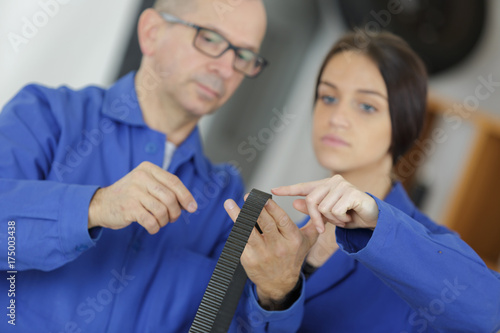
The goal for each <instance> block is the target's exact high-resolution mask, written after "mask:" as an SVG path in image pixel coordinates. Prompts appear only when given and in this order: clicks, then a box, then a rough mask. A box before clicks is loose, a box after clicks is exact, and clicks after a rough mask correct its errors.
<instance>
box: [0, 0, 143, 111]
mask: <svg viewBox="0 0 500 333" xmlns="http://www.w3.org/2000/svg"><path fill="white" fill-rule="evenodd" d="M138 5H140V3H139V2H138V1H133V0H122V1H118V0H106V1H99V0H86V1H83V0H23V1H1V2H0V73H1V74H0V105H1V106H3V105H4V104H5V103H6V102H7V101H8V100H9V99H10V98H11V97H12V96H13V95H14V94H15V93H16V92H17V91H18V90H19V89H20V88H21V87H23V86H24V85H26V84H28V83H30V82H39V83H43V84H45V85H49V86H59V85H61V84H67V85H69V86H72V87H82V86H85V85H88V84H99V85H109V84H110V83H111V81H112V80H113V78H114V76H115V73H116V71H117V70H118V66H119V65H120V63H121V60H122V55H123V52H124V49H125V47H126V43H127V42H128V35H129V32H130V29H134V28H135V23H133V20H134V18H135V11H136V10H137V8H138ZM26 22H29V23H26ZM30 27H31V28H30ZM34 29H36V30H34ZM14 35H17V36H19V39H16V40H22V42H21V43H20V44H18V43H16V42H12V41H11V39H12V38H14V37H13V36H14ZM16 38H17V37H16ZM0 109H1V108H0Z"/></svg>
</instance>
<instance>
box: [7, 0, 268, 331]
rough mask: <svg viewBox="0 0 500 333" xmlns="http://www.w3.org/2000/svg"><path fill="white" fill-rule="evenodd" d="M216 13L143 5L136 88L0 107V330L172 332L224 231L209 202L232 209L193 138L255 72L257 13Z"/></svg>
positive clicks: (235, 191)
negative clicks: (203, 122) (204, 118)
mask: <svg viewBox="0 0 500 333" xmlns="http://www.w3.org/2000/svg"><path fill="white" fill-rule="evenodd" d="M231 8H232V10H231V11H230V12H226V13H223V12H222V11H221V8H220V7H218V4H217V2H213V1H209V0H190V1H186V0H176V1H174V0H170V1H167V0H163V1H162V0H159V1H157V3H156V4H155V7H154V8H152V9H147V10H146V11H144V12H143V13H142V15H141V17H140V20H139V24H138V36H139V44H140V47H141V51H142V53H143V59H142V63H141V67H140V69H139V71H138V72H137V73H130V74H129V75H127V76H125V77H124V78H122V79H120V80H119V81H118V82H116V83H115V84H114V85H113V86H112V87H111V88H109V89H108V90H104V89H101V88H98V87H88V88H85V89H82V90H78V91H75V90H71V89H69V88H66V87H60V88H58V89H50V88H46V87H43V86H39V85H29V86H27V87H25V88H23V89H22V90H21V91H20V92H19V93H18V94H17V95H16V96H15V97H14V98H13V99H12V100H11V101H10V102H9V103H8V104H7V105H6V106H5V107H4V109H3V111H2V113H1V114H0V228H1V230H0V245H1V248H2V251H1V252H0V253H1V254H0V258H1V260H0V269H1V270H3V271H4V272H12V273H7V277H8V278H9V279H5V278H4V279H2V280H1V282H0V289H1V290H2V291H3V292H2V296H1V304H2V307H3V309H4V311H5V312H6V313H7V317H6V316H5V315H4V316H3V317H4V319H2V320H1V321H0V331H2V332H6V331H7V332H9V331H13V332H35V331H36V332H158V331H162V332H182V331H187V329H188V328H189V326H190V324H191V322H192V320H193V318H194V315H195V312H196V309H197V307H198V304H199V303H200V300H201V298H202V295H203V291H204V289H205V287H206V285H207V283H208V280H209V278H210V274H211V272H212V270H213V268H214V266H215V262H216V259H217V258H218V256H219V254H220V251H221V249H222V246H223V244H224V241H225V239H226V238H227V235H228V233H229V231H230V229H231V227H232V222H231V220H230V219H229V217H228V216H227V214H226V213H225V211H224V208H223V205H222V203H223V202H224V200H225V199H227V198H230V197H231V198H241V197H242V194H243V186H242V182H241V179H240V178H239V176H238V175H237V172H236V171H235V170H234V169H233V168H231V167H230V166H228V165H213V164H211V163H210V161H209V160H208V159H207V158H206V157H205V156H204V154H203V151H202V146H201V143H200V137H199V132H198V129H197V123H198V121H199V120H200V118H201V117H202V116H204V115H206V114H210V113H212V112H214V111H215V110H216V109H217V108H219V107H220V106H221V105H223V104H224V103H225V102H226V101H227V100H228V98H229V97H230V96H231V95H232V94H233V93H234V91H235V90H236V88H237V87H238V86H239V85H240V83H241V82H242V80H243V78H244V77H245V76H247V77H255V76H257V75H258V74H259V72H260V71H262V70H263V69H264V67H265V65H266V61H265V60H264V59H263V58H262V57H261V56H260V55H259V54H258V52H259V48H260V44H261V42H262V40H263V38H264V34H265V30H266V15H265V10H264V6H263V4H262V2H261V1H258V0H253V1H252V0H243V1H238V2H237V3H235V4H234V6H232V7H231ZM176 220H179V221H178V222H177V223H175V224H171V223H173V222H175V221H176ZM133 222H137V223H133ZM8 245H9V246H11V247H10V248H8ZM8 249H9V253H7V250H8ZM9 257H10V258H9ZM9 290H12V292H9V293H8V291H9ZM6 307H8V309H7V310H5V309H6ZM233 327H234V326H233Z"/></svg>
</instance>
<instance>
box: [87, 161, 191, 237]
mask: <svg viewBox="0 0 500 333" xmlns="http://www.w3.org/2000/svg"><path fill="white" fill-rule="evenodd" d="M197 208H198V205H197V203H196V201H195V200H194V198H193V196H192V194H191V193H190V192H189V190H188V189H187V188H186V187H185V186H184V184H183V183H182V182H181V181H180V180H179V178H177V176H175V175H173V174H171V173H169V172H167V171H165V170H163V169H162V168H160V167H158V166H156V165H154V164H152V163H150V162H143V163H141V164H140V165H139V166H138V167H137V168H135V169H134V170H132V171H131V172H130V173H128V174H127V175H126V176H124V177H123V178H122V179H120V180H118V181H117V182H116V183H114V184H113V185H110V186H108V187H104V188H100V189H98V190H97V191H96V193H95V194H94V197H93V198H92V200H91V201H90V206H89V221H88V228H89V229H90V228H93V227H104V228H110V229H122V228H125V227H127V226H128V225H129V224H131V223H132V222H137V223H139V224H140V225H142V226H143V227H144V228H146V230H147V231H148V232H149V233H150V234H155V233H157V232H158V231H159V230H160V228H161V227H164V226H165V225H167V223H169V222H175V221H176V220H177V219H178V218H179V216H180V215H181V209H185V210H187V211H188V212H190V213H193V212H195V211H196V209H197Z"/></svg>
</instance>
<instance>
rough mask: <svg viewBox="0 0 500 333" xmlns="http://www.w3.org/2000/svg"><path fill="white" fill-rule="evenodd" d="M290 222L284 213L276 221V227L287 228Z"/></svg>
mask: <svg viewBox="0 0 500 333" xmlns="http://www.w3.org/2000/svg"><path fill="white" fill-rule="evenodd" d="M290 222H291V220H290V218H289V217H288V215H287V214H286V213H284V214H282V215H281V216H280V217H279V219H278V225H279V226H280V227H287V226H288V225H289V223H290Z"/></svg>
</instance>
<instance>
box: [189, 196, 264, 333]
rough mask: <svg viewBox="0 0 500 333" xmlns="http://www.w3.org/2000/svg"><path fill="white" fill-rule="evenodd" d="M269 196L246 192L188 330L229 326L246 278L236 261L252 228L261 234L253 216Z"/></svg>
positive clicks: (220, 331) (220, 330)
mask: <svg viewBox="0 0 500 333" xmlns="http://www.w3.org/2000/svg"><path fill="white" fill-rule="evenodd" d="M270 198H272V196H271V195H270V194H268V193H265V192H261V191H259V190H256V189H253V190H252V191H251V192H250V194H249V195H248V198H247V200H246V201H245V203H244V204H243V207H242V208H241V211H240V213H239V214H238V217H237V218H236V222H235V223H234V226H233V228H232V230H231V233H230V234H229V237H228V239H227V241H226V244H225V245H224V248H223V249H222V253H221V255H220V257H219V260H218V261H217V265H216V266H215V269H214V272H213V274H212V277H211V278H210V282H209V283H208V286H207V289H206V290H205V294H204V295H203V299H202V300H201V304H200V307H199V308H198V311H197V312H196V317H195V318H194V321H193V324H192V325H191V328H190V329H189V332H190V333H209V332H211V333H225V332H227V330H228V329H229V325H230V324H231V320H232V319H233V316H234V312H235V311H236V307H237V306H238V302H239V299H240V296H241V293H242V292H243V289H244V287H245V283H246V280H247V275H246V273H245V270H244V269H243V266H241V263H240V257H241V253H242V252H243V249H244V248H245V245H246V244H247V241H248V237H250V233H251V232H252V230H253V228H254V227H256V228H257V229H258V230H259V232H261V233H262V231H261V230H260V228H259V225H258V224H257V219H258V217H259V215H260V212H261V211H262V209H263V208H264V205H265V204H266V202H267V200H268V199H270Z"/></svg>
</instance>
